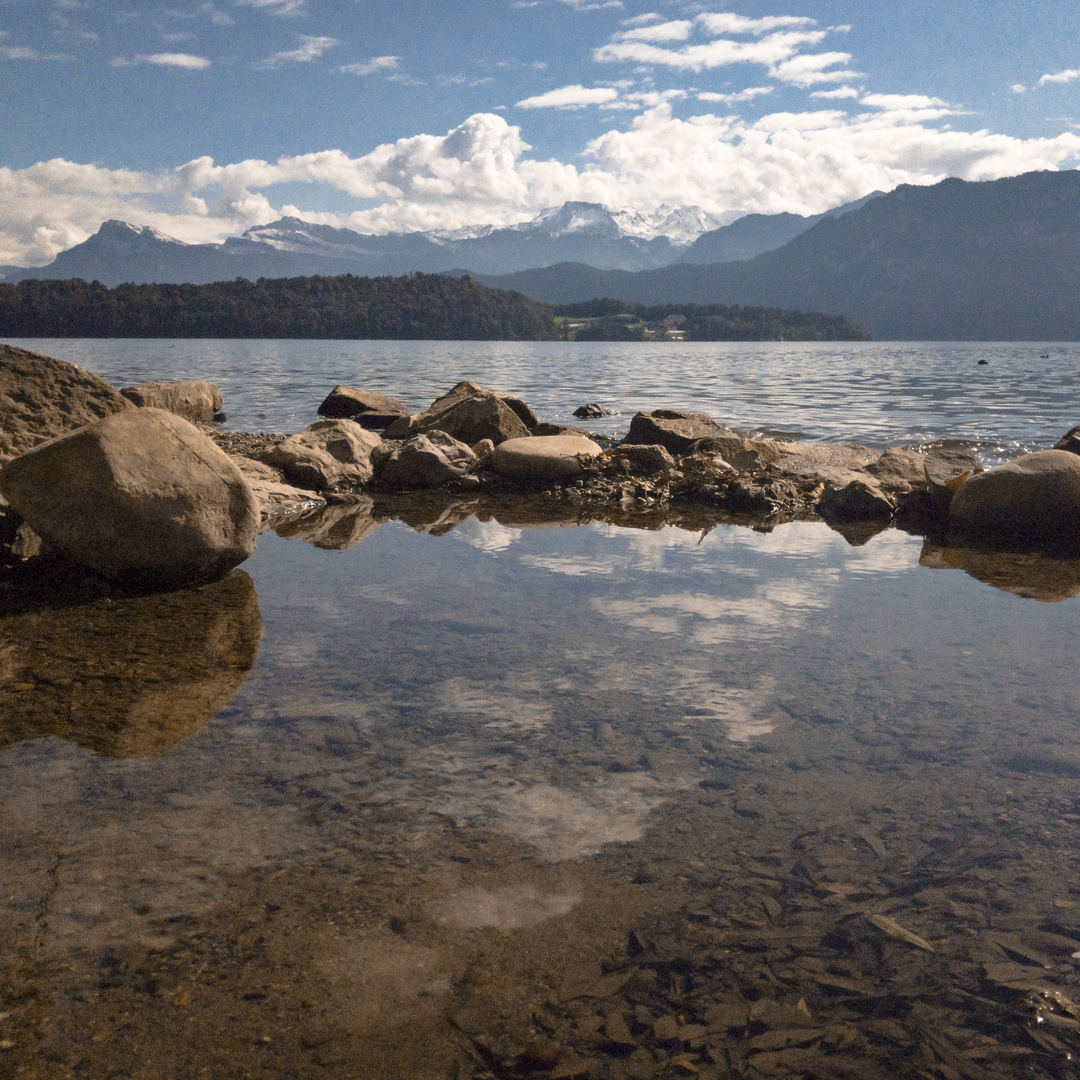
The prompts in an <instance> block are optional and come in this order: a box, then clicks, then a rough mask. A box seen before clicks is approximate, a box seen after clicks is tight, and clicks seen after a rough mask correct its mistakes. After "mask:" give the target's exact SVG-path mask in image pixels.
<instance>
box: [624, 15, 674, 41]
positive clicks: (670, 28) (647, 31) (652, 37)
mask: <svg viewBox="0 0 1080 1080" xmlns="http://www.w3.org/2000/svg"><path fill="white" fill-rule="evenodd" d="M693 29H694V24H693V23H692V22H691V21H690V20H689V19H675V20H673V21H671V22H662V23H653V24H651V25H646V26H638V27H635V28H634V29H633V30H620V31H619V33H617V34H616V35H615V37H614V39H613V40H615V41H685V40H686V39H687V38H688V37H689V36H690V34H691V32H692V31H693Z"/></svg>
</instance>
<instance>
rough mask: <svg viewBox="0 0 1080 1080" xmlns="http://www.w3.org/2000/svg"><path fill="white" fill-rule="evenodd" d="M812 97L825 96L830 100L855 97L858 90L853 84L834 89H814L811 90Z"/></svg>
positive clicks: (857, 94)
mask: <svg viewBox="0 0 1080 1080" xmlns="http://www.w3.org/2000/svg"><path fill="white" fill-rule="evenodd" d="M810 96H811V97H812V98H826V99H828V100H831V101H835V100H837V99H839V98H857V97H858V96H859V91H858V90H856V89H855V88H854V87H853V86H838V87H837V88H836V89H835V90H814V91H812V92H811V94H810Z"/></svg>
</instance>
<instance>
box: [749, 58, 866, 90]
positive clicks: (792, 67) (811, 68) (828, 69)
mask: <svg viewBox="0 0 1080 1080" xmlns="http://www.w3.org/2000/svg"><path fill="white" fill-rule="evenodd" d="M849 60H851V54H850V53H844V52H827V53H803V54H802V55H800V56H793V57H792V58H791V59H790V60H783V61H781V62H780V63H779V64H774V65H773V66H772V67H771V68H769V74H770V75H771V76H772V77H773V78H774V79H779V80H780V81H781V82H786V83H792V84H793V85H795V86H802V87H808V86H813V85H814V84H815V83H821V82H844V81H846V80H848V79H861V78H862V77H863V73H862V72H861V71H851V70H849V69H847V68H840V69H837V68H836V67H835V65H836V64H846V63H848V61H849Z"/></svg>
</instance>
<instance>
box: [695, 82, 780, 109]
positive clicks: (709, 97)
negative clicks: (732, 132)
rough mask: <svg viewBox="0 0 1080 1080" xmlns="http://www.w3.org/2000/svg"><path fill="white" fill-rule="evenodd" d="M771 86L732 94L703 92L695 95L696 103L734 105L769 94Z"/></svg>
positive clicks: (771, 89) (771, 90) (747, 89)
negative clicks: (717, 102) (711, 102)
mask: <svg viewBox="0 0 1080 1080" xmlns="http://www.w3.org/2000/svg"><path fill="white" fill-rule="evenodd" d="M772 92H773V87H771V86H748V87H747V88H746V89H745V90H738V91H736V92H735V93H733V94H715V93H713V92H712V91H711V90H703V91H702V92H701V93H700V94H698V95H697V99H698V101H722V102H723V103H724V104H725V105H734V104H736V103H737V102H740V101H753V100H754V98H756V97H762V96H763V95H764V94H771V93H772Z"/></svg>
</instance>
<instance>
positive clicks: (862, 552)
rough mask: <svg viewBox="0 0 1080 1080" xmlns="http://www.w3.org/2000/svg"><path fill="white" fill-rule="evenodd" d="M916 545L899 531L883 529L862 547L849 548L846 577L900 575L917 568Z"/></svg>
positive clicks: (910, 537)
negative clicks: (854, 575)
mask: <svg viewBox="0 0 1080 1080" xmlns="http://www.w3.org/2000/svg"><path fill="white" fill-rule="evenodd" d="M920 550H921V544H920V541H919V540H918V539H917V538H915V537H912V536H909V535H908V534H907V533H904V532H900V530H899V529H886V530H885V532H882V533H878V535H877V536H875V537H874V538H873V539H871V540H869V541H867V543H866V544H864V545H863V546H862V547H849V548H847V549H846V550H845V555H846V556H847V558H846V559H845V560H844V569H845V570H846V571H847V572H848V573H849V574H901V573H903V572H904V571H906V570H913V569H914V568H915V567H917V566H918V565H919V552H920Z"/></svg>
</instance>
